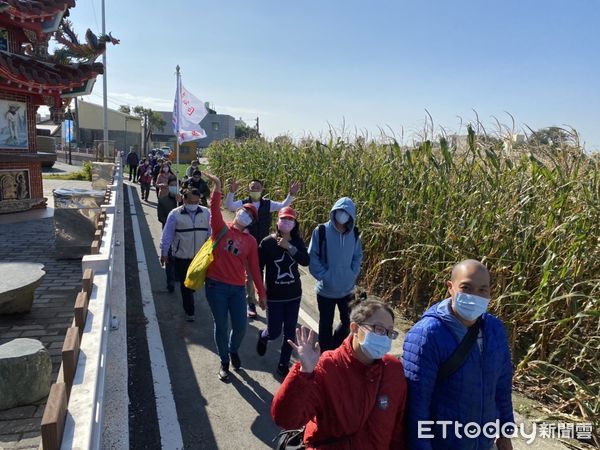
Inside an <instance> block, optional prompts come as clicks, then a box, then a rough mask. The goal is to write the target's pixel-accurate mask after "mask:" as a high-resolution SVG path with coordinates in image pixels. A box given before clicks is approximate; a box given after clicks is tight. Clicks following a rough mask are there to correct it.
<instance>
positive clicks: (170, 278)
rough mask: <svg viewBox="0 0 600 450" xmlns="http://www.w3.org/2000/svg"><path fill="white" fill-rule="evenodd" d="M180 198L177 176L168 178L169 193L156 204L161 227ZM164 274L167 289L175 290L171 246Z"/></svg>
mask: <svg viewBox="0 0 600 450" xmlns="http://www.w3.org/2000/svg"><path fill="white" fill-rule="evenodd" d="M181 199H182V197H181V195H179V185H178V182H177V178H172V179H171V180H169V195H167V196H166V197H162V198H161V199H159V200H158V205H157V206H156V212H157V214H158V221H159V222H160V223H161V224H162V227H163V229H164V228H165V224H166V223H167V218H168V216H169V213H170V212H171V211H172V210H174V209H175V208H177V206H178V204H179V202H180V201H181ZM165 274H166V276H167V290H168V291H169V292H173V291H174V290H175V281H176V280H177V277H176V275H175V262H174V261H173V256H172V251H171V248H169V251H168V254H167V260H166V261H165Z"/></svg>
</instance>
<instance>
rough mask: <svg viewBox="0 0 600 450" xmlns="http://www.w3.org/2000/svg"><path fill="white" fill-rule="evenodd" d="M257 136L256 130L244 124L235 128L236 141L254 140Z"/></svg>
mask: <svg viewBox="0 0 600 450" xmlns="http://www.w3.org/2000/svg"><path fill="white" fill-rule="evenodd" d="M258 137H259V134H258V131H256V128H254V127H249V126H248V125H246V124H243V125H242V124H238V125H236V126H235V138H236V139H242V140H243V139H255V138H258Z"/></svg>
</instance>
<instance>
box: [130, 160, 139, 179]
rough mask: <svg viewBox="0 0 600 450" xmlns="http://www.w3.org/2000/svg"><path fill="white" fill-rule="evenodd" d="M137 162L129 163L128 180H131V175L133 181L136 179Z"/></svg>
mask: <svg viewBox="0 0 600 450" xmlns="http://www.w3.org/2000/svg"><path fill="white" fill-rule="evenodd" d="M137 170H138V165H137V164H129V181H131V177H133V181H137Z"/></svg>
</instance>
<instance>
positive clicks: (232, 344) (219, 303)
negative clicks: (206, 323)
mask: <svg viewBox="0 0 600 450" xmlns="http://www.w3.org/2000/svg"><path fill="white" fill-rule="evenodd" d="M206 299H207V300H208V305H209V306H210V311H211V312H212V315H213V320H214V321H215V344H217V350H218V352H219V357H220V358H221V362H222V363H229V352H231V353H237V352H238V350H239V348H240V344H241V343H242V339H243V338H244V335H245V334H246V327H247V326H248V319H247V313H246V287H245V286H234V285H233V284H227V283H223V282H221V281H216V280H211V279H210V278H208V279H207V280H206ZM227 313H229V317H230V318H231V332H230V333H229V338H228V337H227V334H228V333H227V332H228V328H229V324H228V322H229V321H228V320H227Z"/></svg>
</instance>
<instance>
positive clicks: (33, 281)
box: [0, 262, 46, 314]
mask: <svg viewBox="0 0 600 450" xmlns="http://www.w3.org/2000/svg"><path fill="white" fill-rule="evenodd" d="M43 269H44V265H43V264H38V263H28V262H14V263H12V262H11V263H0V273H1V274H2V277H1V278H0V314H17V313H27V312H30V311H31V306H32V305H33V298H34V293H35V290H36V288H37V287H39V285H40V284H42V281H43V279H44V275H46V272H44V270H43Z"/></svg>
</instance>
